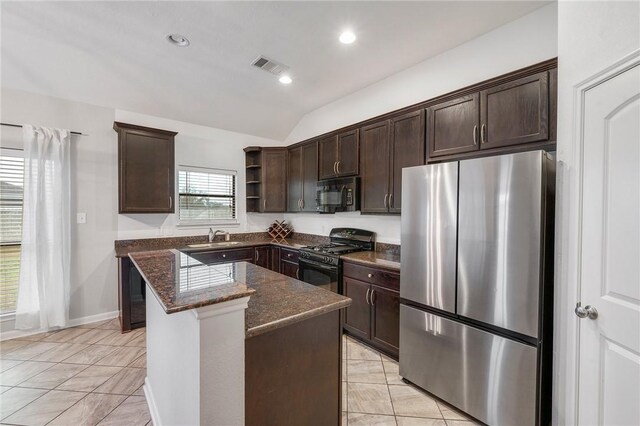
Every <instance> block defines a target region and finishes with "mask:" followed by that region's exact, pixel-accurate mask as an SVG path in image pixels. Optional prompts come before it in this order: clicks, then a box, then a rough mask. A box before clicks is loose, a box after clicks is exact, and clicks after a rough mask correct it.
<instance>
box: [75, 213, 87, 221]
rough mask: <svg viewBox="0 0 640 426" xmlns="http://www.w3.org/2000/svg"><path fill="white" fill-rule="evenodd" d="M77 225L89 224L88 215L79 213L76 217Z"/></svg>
mask: <svg viewBox="0 0 640 426" xmlns="http://www.w3.org/2000/svg"><path fill="white" fill-rule="evenodd" d="M76 222H77V223H87V214H86V213H78V214H77V215H76Z"/></svg>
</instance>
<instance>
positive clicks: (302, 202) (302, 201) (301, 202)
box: [300, 198, 304, 210]
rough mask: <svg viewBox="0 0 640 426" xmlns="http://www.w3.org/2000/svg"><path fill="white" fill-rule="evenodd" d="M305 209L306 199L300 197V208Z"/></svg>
mask: <svg viewBox="0 0 640 426" xmlns="http://www.w3.org/2000/svg"><path fill="white" fill-rule="evenodd" d="M302 209H304V200H303V199H302V198H301V199H300V210H302Z"/></svg>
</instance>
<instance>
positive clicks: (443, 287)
mask: <svg viewBox="0 0 640 426" xmlns="http://www.w3.org/2000/svg"><path fill="white" fill-rule="evenodd" d="M457 191H458V163H457V162H455V163H443V164H434V165H429V166H420V167H408V168H404V169H402V224H401V225H402V231H401V239H402V258H401V273H400V281H401V283H400V296H401V297H402V298H404V299H407V300H411V301H413V302H416V303H420V304H422V305H425V306H431V307H433V308H437V309H441V310H443V311H449V312H452V313H453V312H455V308H456V221H457V210H458V196H457Z"/></svg>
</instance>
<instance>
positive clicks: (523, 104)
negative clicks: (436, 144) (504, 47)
mask: <svg viewBox="0 0 640 426" xmlns="http://www.w3.org/2000/svg"><path fill="white" fill-rule="evenodd" d="M480 114H481V116H480V123H481V124H480V147H481V149H489V148H498V147H503V146H511V145H519V144H525V143H530V142H538V141H545V140H547V139H548V138H549V76H548V73H547V72H546V71H545V72H541V73H538V74H534V75H531V76H528V77H524V78H520V79H518V80H515V81H510V82H508V83H504V84H501V85H499V86H496V87H492V88H490V89H487V90H483V91H481V92H480Z"/></svg>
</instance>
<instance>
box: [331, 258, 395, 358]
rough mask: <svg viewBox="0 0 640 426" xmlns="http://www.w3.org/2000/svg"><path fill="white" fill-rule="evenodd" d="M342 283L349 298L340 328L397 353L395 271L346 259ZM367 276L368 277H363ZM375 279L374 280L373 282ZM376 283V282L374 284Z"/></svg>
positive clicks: (378, 346) (379, 347) (384, 349)
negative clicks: (350, 261) (347, 261)
mask: <svg viewBox="0 0 640 426" xmlns="http://www.w3.org/2000/svg"><path fill="white" fill-rule="evenodd" d="M344 271H345V274H352V275H356V276H357V277H358V278H361V279H357V278H353V277H350V276H348V275H344V276H343V278H342V284H343V289H344V295H345V296H347V297H349V298H351V299H352V303H351V306H349V307H348V308H347V309H346V310H345V314H344V329H345V330H346V331H347V332H348V333H349V334H350V335H352V336H353V337H357V338H359V339H361V340H363V341H364V342H365V343H368V344H370V345H371V346H374V347H376V348H378V349H380V350H381V351H383V352H385V353H387V354H389V355H391V356H392V357H394V358H397V357H398V346H399V341H400V292H399V291H398V290H399V288H400V287H399V285H400V275H399V274H398V273H397V272H392V271H387V270H383V269H376V268H370V267H365V266H359V265H356V264H351V263H349V264H348V263H346V262H345V268H344ZM362 277H368V279H369V281H363V280H362ZM374 283H375V284H374ZM376 284H380V285H376Z"/></svg>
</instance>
